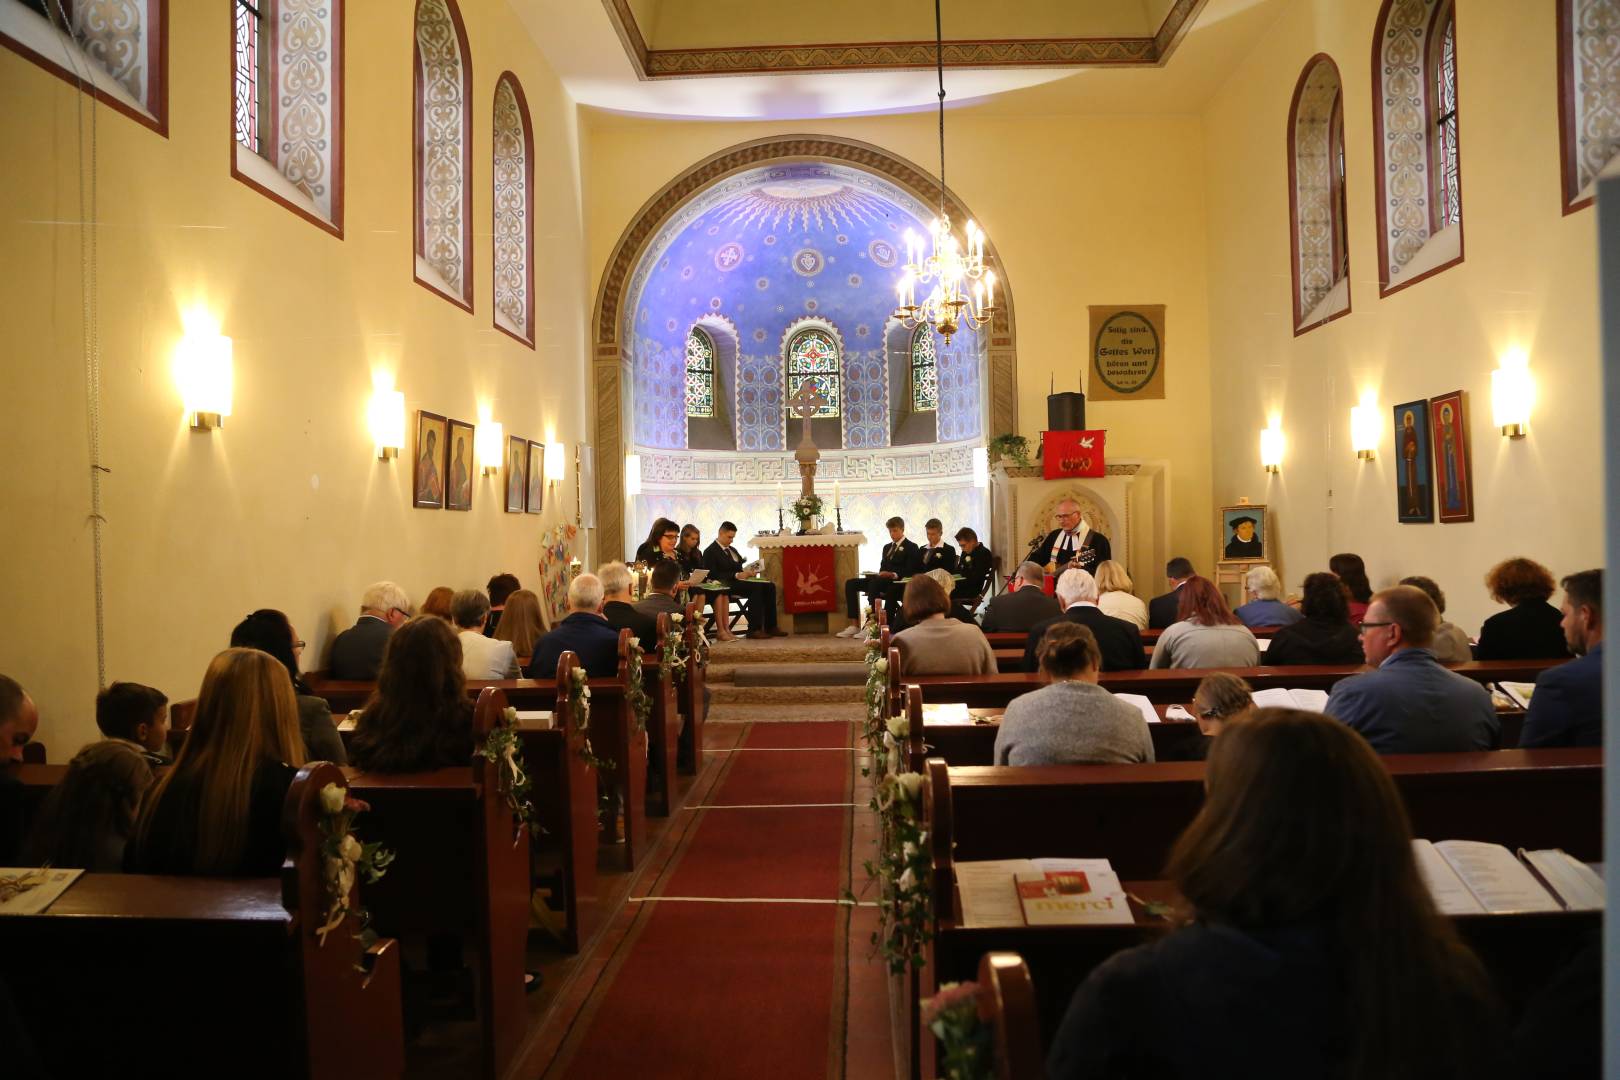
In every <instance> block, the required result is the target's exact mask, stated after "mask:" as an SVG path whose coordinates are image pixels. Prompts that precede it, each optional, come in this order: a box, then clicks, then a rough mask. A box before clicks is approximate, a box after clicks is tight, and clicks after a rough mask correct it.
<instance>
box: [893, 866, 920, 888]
mask: <svg viewBox="0 0 1620 1080" xmlns="http://www.w3.org/2000/svg"><path fill="white" fill-rule="evenodd" d="M894 884H895V886H896V887H897V888H898V889H900V891H901V892H905V891H906V890H908V889H910V888H911V887H912V886H913V885H915V884H917V878H916V875H914V874H912V872H911V867H909V866H908V867H906V872H905V873H903V874H901V875H900V877H899V878H898V879H897V880H896V881H895V883H894Z"/></svg>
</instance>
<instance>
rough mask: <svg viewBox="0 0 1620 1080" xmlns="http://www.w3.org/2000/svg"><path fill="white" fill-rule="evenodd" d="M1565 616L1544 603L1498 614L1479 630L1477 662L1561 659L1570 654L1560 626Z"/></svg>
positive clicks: (1543, 601) (1525, 604) (1528, 603)
mask: <svg viewBox="0 0 1620 1080" xmlns="http://www.w3.org/2000/svg"><path fill="white" fill-rule="evenodd" d="M1563 618H1564V615H1563V613H1562V612H1561V611H1559V610H1558V609H1557V608H1555V607H1553V606H1552V605H1551V604H1549V603H1547V601H1545V600H1527V601H1525V602H1524V603H1522V604H1515V605H1514V606H1513V607H1510V608H1508V609H1507V610H1506V611H1499V612H1497V613H1496V614H1495V615H1492V616H1491V617H1490V618H1488V619H1486V620H1485V625H1483V626H1481V627H1480V628H1479V645H1478V647H1477V648H1475V650H1474V656H1475V659H1478V660H1558V659H1562V658H1563V657H1566V656H1568V655H1569V643H1568V642H1566V641H1565V640H1564V628H1563V627H1562V626H1561V625H1560V623H1561V622H1562V621H1563Z"/></svg>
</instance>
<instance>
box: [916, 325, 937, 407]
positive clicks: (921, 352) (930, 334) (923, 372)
mask: <svg viewBox="0 0 1620 1080" xmlns="http://www.w3.org/2000/svg"><path fill="white" fill-rule="evenodd" d="M937 408H939V355H938V354H937V353H936V352H935V351H934V328H933V327H931V326H919V327H918V328H917V333H916V335H915V336H914V337H913V338H912V339H911V411H912V412H933V411H934V410H935V409H937Z"/></svg>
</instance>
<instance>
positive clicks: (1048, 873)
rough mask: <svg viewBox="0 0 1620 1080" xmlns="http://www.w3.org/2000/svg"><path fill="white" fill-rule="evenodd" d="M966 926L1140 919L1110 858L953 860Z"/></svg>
mask: <svg viewBox="0 0 1620 1080" xmlns="http://www.w3.org/2000/svg"><path fill="white" fill-rule="evenodd" d="M955 870H956V887H957V891H958V892H959V893H960V895H961V897H962V925H963V926H1081V925H1098V924H1125V925H1129V924H1130V923H1133V922H1135V921H1136V918H1135V916H1134V915H1132V914H1131V905H1130V902H1129V900H1128V899H1127V897H1126V895H1125V888H1124V886H1122V885H1121V884H1120V883H1119V875H1117V874H1115V873H1114V868H1113V867H1112V866H1110V865H1109V864H1108V860H1107V859H992V860H987V861H984V862H959V863H957V864H955Z"/></svg>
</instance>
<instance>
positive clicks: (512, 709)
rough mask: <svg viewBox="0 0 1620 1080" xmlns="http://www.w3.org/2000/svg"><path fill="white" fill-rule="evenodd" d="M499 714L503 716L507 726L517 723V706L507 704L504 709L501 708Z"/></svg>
mask: <svg viewBox="0 0 1620 1080" xmlns="http://www.w3.org/2000/svg"><path fill="white" fill-rule="evenodd" d="M501 715H502V716H503V717H504V718H505V720H506V725H507V726H508V727H511V726H513V725H515V724H516V723H517V718H518V716H517V706H515V705H508V706H507V707H506V708H505V709H504V710H502V712H501Z"/></svg>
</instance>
